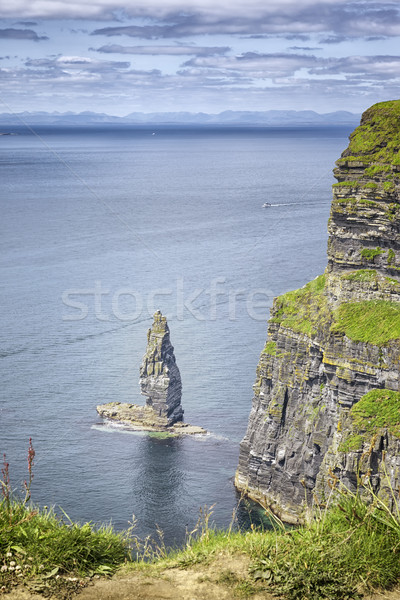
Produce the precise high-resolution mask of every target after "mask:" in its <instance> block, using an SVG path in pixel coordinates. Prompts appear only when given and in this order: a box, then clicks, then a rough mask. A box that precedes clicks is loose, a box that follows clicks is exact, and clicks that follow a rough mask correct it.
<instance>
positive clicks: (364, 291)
mask: <svg viewBox="0 0 400 600" xmlns="http://www.w3.org/2000/svg"><path fill="white" fill-rule="evenodd" d="M336 165H337V166H336V168H335V170H334V174H335V177H336V179H337V181H338V182H337V183H336V184H334V185H333V202H332V208H331V215H330V218H329V224H328V231H329V241H328V265H327V268H326V270H325V273H324V274H323V275H320V276H319V277H317V278H316V279H315V280H314V281H311V282H310V283H308V284H307V285H305V286H304V287H303V288H301V289H299V290H296V291H293V292H288V293H287V294H285V295H283V296H281V297H279V298H276V299H275V300H274V304H273V308H272V311H271V318H270V321H269V326H268V339H267V342H266V345H265V348H264V350H263V351H262V353H261V356H260V360H259V364H258V367H257V377H256V383H255V385H254V399H253V404H252V409H251V413H250V418H249V424H248V428H247V432H246V435H245V437H244V439H243V441H242V443H241V445H240V456H239V467H238V470H237V473H236V479H235V483H236V486H237V488H238V489H239V490H241V491H244V492H245V493H247V494H248V495H249V496H250V497H252V498H254V499H256V500H259V501H262V502H265V503H267V504H268V505H270V507H271V508H272V510H274V512H275V513H277V514H278V515H280V516H281V517H282V518H283V519H285V520H286V521H289V522H298V521H299V520H301V518H302V515H303V514H304V507H305V505H311V504H312V503H313V502H314V501H315V500H316V501H318V502H323V501H324V500H325V498H326V497H327V495H328V494H329V492H330V488H331V487H332V485H333V484H334V483H335V482H336V483H337V482H343V483H344V484H345V485H346V486H347V487H349V488H350V489H352V490H354V489H356V487H357V486H358V484H359V482H360V481H363V482H364V483H368V482H369V483H370V484H371V485H372V487H373V489H374V490H375V492H376V493H377V494H378V495H380V496H381V497H385V498H389V497H390V485H391V486H392V488H393V489H398V488H399V486H400V392H399V361H400V251H399V249H400V101H393V102H384V103H380V104H377V105H375V106H373V107H371V108H370V109H369V110H367V111H366V112H365V113H364V114H363V116H362V119H361V124H360V126H359V127H358V128H357V129H356V130H355V131H354V132H353V133H352V134H351V136H350V143H349V146H348V148H347V149H346V150H345V151H344V152H343V154H342V156H341V158H340V159H339V160H338V161H337V163H336Z"/></svg>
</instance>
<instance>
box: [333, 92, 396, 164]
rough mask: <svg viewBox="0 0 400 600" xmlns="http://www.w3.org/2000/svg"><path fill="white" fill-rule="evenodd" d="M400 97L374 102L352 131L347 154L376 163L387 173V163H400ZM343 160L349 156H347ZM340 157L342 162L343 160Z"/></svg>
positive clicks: (355, 158)
mask: <svg viewBox="0 0 400 600" xmlns="http://www.w3.org/2000/svg"><path fill="white" fill-rule="evenodd" d="M399 120H400V100H392V101H389V102H380V103H378V104H375V105H374V106H371V108H369V109H368V110H367V111H366V112H365V113H364V114H363V117H362V121H361V125H360V126H359V127H357V128H356V129H355V130H354V132H353V133H352V134H351V135H350V144H349V147H348V150H347V151H346V154H348V155H351V158H352V159H354V160H362V161H365V158H366V157H367V158H368V162H369V163H372V162H374V163H381V165H374V166H373V167H369V168H373V169H374V173H373V174H378V172H385V173H387V172H388V171H389V169H388V168H387V167H385V166H382V164H383V165H385V164H390V165H398V164H400V130H399ZM340 160H342V161H343V160H347V159H346V157H344V158H343V159H340ZM340 160H339V163H340Z"/></svg>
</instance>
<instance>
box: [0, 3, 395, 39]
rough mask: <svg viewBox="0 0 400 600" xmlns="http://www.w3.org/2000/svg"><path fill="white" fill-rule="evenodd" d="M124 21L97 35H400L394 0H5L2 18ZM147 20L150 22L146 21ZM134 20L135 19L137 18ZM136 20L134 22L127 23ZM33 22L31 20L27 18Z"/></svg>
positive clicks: (145, 36) (0, 7)
mask: <svg viewBox="0 0 400 600" xmlns="http://www.w3.org/2000/svg"><path fill="white" fill-rule="evenodd" d="M21 14H23V15H24V17H26V19H36V18H41V19H45V18H49V19H57V18H59V19H73V20H75V21H76V20H79V19H86V20H91V19H92V20H102V21H114V22H115V21H120V22H123V23H125V25H118V26H116V27H110V26H107V27H102V28H98V29H96V30H95V31H94V32H93V35H103V36H118V35H126V36H129V37H136V38H142V39H155V38H165V39H168V38H172V37H176V38H179V37H185V36H193V35H204V34H231V35H249V36H257V35H268V34H272V35H282V36H286V37H288V39H296V38H299V39H304V38H302V36H308V35H310V34H312V33H315V34H321V35H324V36H325V37H328V38H329V36H333V37H332V39H335V37H336V36H348V37H349V38H357V37H368V36H380V35H382V36H384V37H388V36H397V35H400V6H399V3H398V2H394V1H393V0H369V1H368V2H367V1H366V0H268V1H265V0H247V1H246V2H243V0H219V1H218V2H216V1H215V0H135V2H133V1H130V2H126V1H122V0H87V1H86V2H81V1H80V0H79V1H78V0H46V1H43V0H3V2H2V3H1V6H0V18H1V17H3V18H18V17H19V16H20V15H21ZM144 19H145V20H146V21H144ZM135 20H136V22H135ZM129 21H134V22H129ZM27 22H29V21H27Z"/></svg>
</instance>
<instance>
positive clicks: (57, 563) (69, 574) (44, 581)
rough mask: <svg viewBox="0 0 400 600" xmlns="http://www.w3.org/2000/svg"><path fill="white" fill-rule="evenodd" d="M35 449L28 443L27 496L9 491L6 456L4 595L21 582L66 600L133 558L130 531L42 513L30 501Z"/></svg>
mask: <svg viewBox="0 0 400 600" xmlns="http://www.w3.org/2000/svg"><path fill="white" fill-rule="evenodd" d="M34 457H35V451H34V449H33V446H32V441H31V440H30V444H29V450H28V469H29V479H28V482H25V483H24V496H23V497H18V496H15V495H14V494H13V493H12V491H11V487H10V476H9V465H8V463H7V460H6V457H5V456H4V462H3V468H2V470H1V471H2V479H1V480H0V486H1V490H2V495H3V499H2V501H1V502H0V593H1V592H6V591H9V590H10V589H12V587H14V586H15V585H17V584H22V583H23V584H25V585H28V586H30V587H32V589H34V590H35V591H40V592H44V593H46V594H51V593H58V594H61V595H63V596H68V593H70V592H72V591H78V590H79V588H81V587H82V586H84V585H86V584H87V579H86V578H90V577H92V576H93V575H96V574H97V575H110V574H112V573H114V572H115V570H116V569H117V568H118V567H119V566H120V565H121V563H123V562H124V561H126V560H129V559H130V536H129V533H130V532H128V531H127V532H122V533H115V532H114V531H113V529H112V527H111V526H104V525H103V526H100V527H95V526H94V525H93V524H92V523H84V524H82V525H81V524H77V523H73V522H72V521H71V520H70V519H69V517H68V516H67V515H66V514H65V513H64V512H63V511H61V512H62V515H61V516H58V515H56V513H55V511H54V510H53V509H48V508H43V509H40V508H38V507H36V506H34V505H33V504H32V503H31V499H30V487H31V483H32V479H33V463H34Z"/></svg>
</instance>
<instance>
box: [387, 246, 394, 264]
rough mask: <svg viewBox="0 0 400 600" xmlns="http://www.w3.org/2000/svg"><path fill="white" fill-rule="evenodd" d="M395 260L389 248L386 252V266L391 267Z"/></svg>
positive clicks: (391, 249) (392, 251)
mask: <svg viewBox="0 0 400 600" xmlns="http://www.w3.org/2000/svg"><path fill="white" fill-rule="evenodd" d="M395 258H396V254H395V251H394V250H393V248H390V249H389V251H388V258H387V261H388V265H392V264H393V262H394V260H395Z"/></svg>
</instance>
